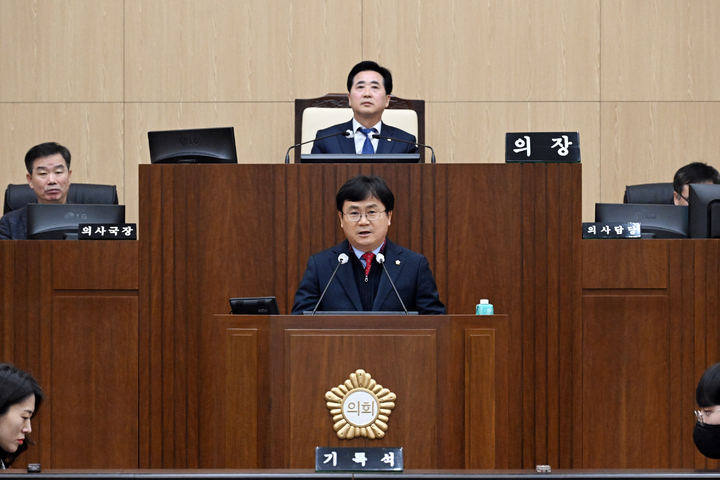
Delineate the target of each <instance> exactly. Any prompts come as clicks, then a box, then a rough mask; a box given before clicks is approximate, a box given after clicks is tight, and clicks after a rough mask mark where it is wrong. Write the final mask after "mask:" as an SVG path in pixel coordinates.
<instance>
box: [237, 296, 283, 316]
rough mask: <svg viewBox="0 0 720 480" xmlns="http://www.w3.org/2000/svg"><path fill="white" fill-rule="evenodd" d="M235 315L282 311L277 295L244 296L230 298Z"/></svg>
mask: <svg viewBox="0 0 720 480" xmlns="http://www.w3.org/2000/svg"><path fill="white" fill-rule="evenodd" d="M230 313H231V314H233V315H277V314H279V313H280V311H279V310H278V304H277V301H276V300H275V297H244V298H231V299H230Z"/></svg>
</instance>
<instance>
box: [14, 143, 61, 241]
mask: <svg viewBox="0 0 720 480" xmlns="http://www.w3.org/2000/svg"><path fill="white" fill-rule="evenodd" d="M25 167H26V168H27V171H28V173H27V177H26V178H27V182H28V184H29V185H30V188H32V189H33V191H34V192H35V196H37V201H38V203H66V202H67V196H68V190H69V189H70V175H71V174H72V171H71V170H70V151H69V150H68V149H67V148H65V147H63V146H62V145H60V144H58V143H55V142H48V143H41V144H40V145H35V146H34V147H32V148H31V149H30V150H28V152H27V154H26V155H25ZM26 238H27V207H22V208H18V209H17V210H13V211H11V212H8V213H7V214H6V215H3V217H2V218H0V240H25V239H26Z"/></svg>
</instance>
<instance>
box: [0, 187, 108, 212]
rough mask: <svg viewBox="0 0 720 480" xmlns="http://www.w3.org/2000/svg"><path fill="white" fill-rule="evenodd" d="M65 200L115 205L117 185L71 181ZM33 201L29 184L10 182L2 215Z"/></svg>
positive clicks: (32, 192) (33, 197)
mask: <svg viewBox="0 0 720 480" xmlns="http://www.w3.org/2000/svg"><path fill="white" fill-rule="evenodd" d="M67 201H68V203H82V204H94V205H117V204H118V194H117V187H116V186H115V185H98V184H94V183H71V184H70V188H69V189H68V198H67ZM34 202H37V197H36V196H35V192H34V191H33V189H32V188H30V185H28V184H27V183H23V184H20V185H13V184H10V185H8V186H7V189H5V207H4V208H3V215H5V214H6V213H8V212H10V211H12V210H17V209H18V208H22V207H24V206H25V205H27V204H28V203H34Z"/></svg>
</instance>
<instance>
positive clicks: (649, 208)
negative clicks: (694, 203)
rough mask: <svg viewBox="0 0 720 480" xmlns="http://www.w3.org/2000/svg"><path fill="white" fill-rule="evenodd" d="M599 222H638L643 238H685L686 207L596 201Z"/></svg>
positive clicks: (686, 226) (686, 230) (686, 232)
mask: <svg viewBox="0 0 720 480" xmlns="http://www.w3.org/2000/svg"><path fill="white" fill-rule="evenodd" d="M595 221H596V222H599V223H615V222H617V223H627V222H639V223H640V231H641V233H642V235H643V237H645V238H687V236H688V207H685V206H680V205H665V204H637V203H596V204H595Z"/></svg>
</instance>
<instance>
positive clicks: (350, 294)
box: [292, 175, 445, 315]
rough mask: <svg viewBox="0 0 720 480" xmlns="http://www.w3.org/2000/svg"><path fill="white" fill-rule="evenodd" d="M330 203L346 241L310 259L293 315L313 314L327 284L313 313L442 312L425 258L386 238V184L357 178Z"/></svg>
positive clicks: (390, 201) (390, 202)
mask: <svg viewBox="0 0 720 480" xmlns="http://www.w3.org/2000/svg"><path fill="white" fill-rule="evenodd" d="M335 201H336V204H337V209H338V218H339V219H340V228H342V229H343V231H344V232H345V236H346V237H347V240H345V241H343V242H342V243H340V244H339V245H336V246H334V247H332V248H330V249H328V250H325V251H323V252H320V253H318V254H315V255H313V256H312V257H310V260H309V261H308V264H307V269H306V270H305V275H304V276H303V279H302V281H301V282H300V287H299V288H298V290H297V293H296V294H295V304H294V305H293V309H292V313H293V314H302V313H303V312H306V311H312V310H313V309H314V308H315V306H316V305H317V302H318V301H319V300H320V297H321V296H322V292H323V290H324V289H325V287H326V286H327V285H328V283H329V286H328V287H327V292H326V293H325V296H323V297H322V302H321V303H320V305H318V308H317V311H382V312H388V311H390V312H404V311H405V309H404V308H403V304H404V306H405V308H407V310H408V311H416V312H418V313H420V314H421V315H422V314H426V315H443V314H445V306H444V305H443V304H442V302H441V301H440V298H439V295H438V291H437V285H436V284H435V279H434V278H433V276H432V272H431V271H430V266H429V265H428V261H427V258H425V257H424V256H423V255H420V254H418V253H415V252H413V251H410V250H408V249H406V248H403V247H401V246H399V245H396V244H394V243H393V242H391V241H390V240H388V239H387V231H388V227H389V226H390V222H391V220H392V211H393V207H394V204H395V196H394V195H393V193H392V191H391V190H390V188H389V187H388V186H387V184H386V183H385V181H384V180H383V179H382V178H379V177H376V176H366V175H359V176H357V177H355V178H352V179H350V180H348V181H347V182H346V183H345V184H344V185H343V186H342V187H340V190H338V193H337V195H336V197H335ZM379 254H382V256H383V257H384V265H385V268H386V269H387V272H388V273H389V274H390V277H391V278H392V280H393V282H394V283H395V286H396V287H397V290H398V292H399V295H400V297H401V298H402V303H401V302H400V300H399V299H398V296H397V295H396V294H395V292H394V291H393V287H392V284H391V283H390V281H389V280H388V278H387V275H386V274H385V272H383V271H382V270H383V264H380V263H378V261H377V259H378V256H379ZM380 258H382V257H380ZM344 259H349V260H348V261H347V262H346V263H344V262H343V260H344ZM336 267H337V273H336V274H335V278H332V276H333V272H334V271H335V269H336ZM331 278H332V281H330V280H331Z"/></svg>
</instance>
